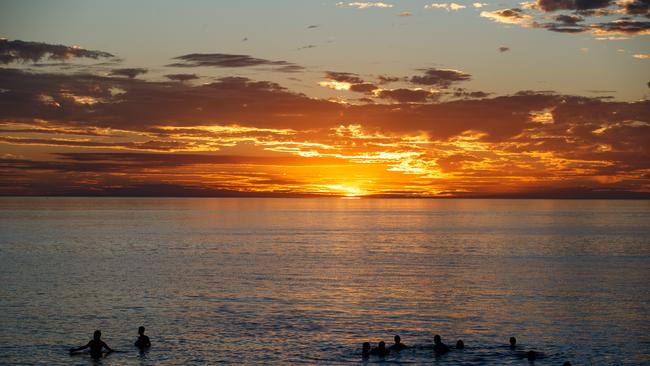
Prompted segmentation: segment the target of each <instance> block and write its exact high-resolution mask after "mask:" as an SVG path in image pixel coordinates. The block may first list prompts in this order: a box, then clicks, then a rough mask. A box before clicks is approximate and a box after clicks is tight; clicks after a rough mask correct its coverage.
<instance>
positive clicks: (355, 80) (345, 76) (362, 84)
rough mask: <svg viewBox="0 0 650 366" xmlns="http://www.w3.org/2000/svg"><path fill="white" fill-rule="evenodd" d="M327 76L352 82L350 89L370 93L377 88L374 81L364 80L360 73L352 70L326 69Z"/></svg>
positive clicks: (340, 80)
mask: <svg viewBox="0 0 650 366" xmlns="http://www.w3.org/2000/svg"><path fill="white" fill-rule="evenodd" d="M325 77H326V78H327V79H329V80H333V81H337V82H341V83H348V84H350V91H353V92H357V93H366V94H368V93H370V92H371V91H373V90H375V89H377V86H376V85H375V84H373V83H368V82H366V81H364V80H363V79H362V78H361V77H359V75H357V74H353V73H350V72H336V71H326V72H325Z"/></svg>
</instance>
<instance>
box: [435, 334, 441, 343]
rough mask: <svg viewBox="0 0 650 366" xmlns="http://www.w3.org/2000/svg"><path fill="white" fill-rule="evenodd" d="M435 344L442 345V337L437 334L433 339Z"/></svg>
mask: <svg viewBox="0 0 650 366" xmlns="http://www.w3.org/2000/svg"><path fill="white" fill-rule="evenodd" d="M433 343H435V344H440V343H442V340H441V339H440V336H439V335H437V334H436V335H435V336H434V337H433Z"/></svg>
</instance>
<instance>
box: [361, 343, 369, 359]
mask: <svg viewBox="0 0 650 366" xmlns="http://www.w3.org/2000/svg"><path fill="white" fill-rule="evenodd" d="M361 356H362V357H363V358H367V357H368V356H370V343H368V342H363V346H361Z"/></svg>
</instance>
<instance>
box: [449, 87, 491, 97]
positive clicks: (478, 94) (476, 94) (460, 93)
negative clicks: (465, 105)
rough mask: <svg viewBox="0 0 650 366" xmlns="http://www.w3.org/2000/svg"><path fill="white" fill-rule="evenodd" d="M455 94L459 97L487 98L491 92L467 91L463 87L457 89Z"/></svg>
mask: <svg viewBox="0 0 650 366" xmlns="http://www.w3.org/2000/svg"><path fill="white" fill-rule="evenodd" d="M453 96H454V97H457V98H487V97H489V96H490V93H486V92H482V91H467V90H465V89H463V88H458V89H455V90H454V92H453Z"/></svg>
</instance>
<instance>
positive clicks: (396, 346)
mask: <svg viewBox="0 0 650 366" xmlns="http://www.w3.org/2000/svg"><path fill="white" fill-rule="evenodd" d="M393 339H394V340H395V344H393V345H392V346H390V347H389V348H388V349H389V350H391V351H396V352H399V351H401V350H403V349H405V348H409V347H408V346H407V345H405V344H404V343H402V338H401V337H400V336H398V335H396V336H395V338H393Z"/></svg>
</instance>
